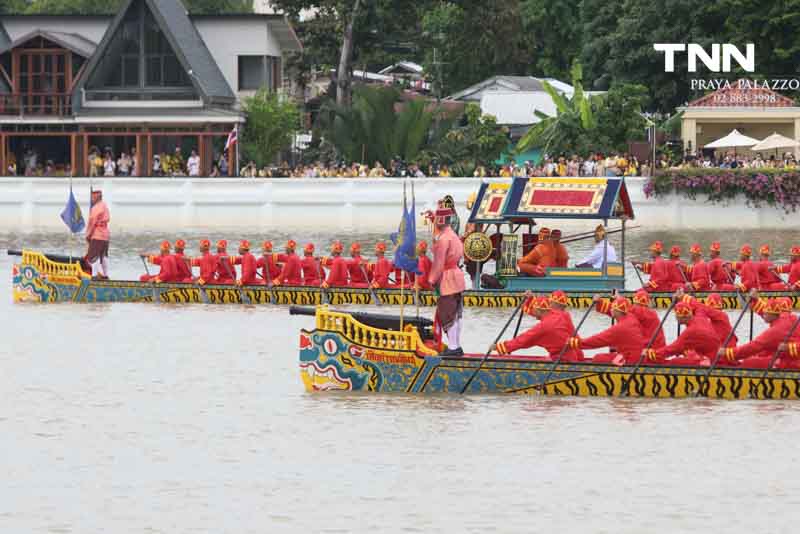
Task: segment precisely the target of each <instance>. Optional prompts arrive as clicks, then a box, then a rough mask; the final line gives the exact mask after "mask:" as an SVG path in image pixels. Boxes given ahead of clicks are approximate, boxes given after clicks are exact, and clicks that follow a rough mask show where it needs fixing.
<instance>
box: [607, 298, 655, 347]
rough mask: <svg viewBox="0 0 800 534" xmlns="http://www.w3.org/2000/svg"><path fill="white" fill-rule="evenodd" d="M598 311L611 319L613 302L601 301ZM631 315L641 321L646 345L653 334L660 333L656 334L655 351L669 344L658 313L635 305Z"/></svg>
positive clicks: (653, 345)
mask: <svg viewBox="0 0 800 534" xmlns="http://www.w3.org/2000/svg"><path fill="white" fill-rule="evenodd" d="M597 311H599V312H600V313H602V314H605V315H608V316H609V317H611V300H609V299H600V300H599V301H598V302H597ZM630 315H633V316H634V317H636V320H637V321H639V324H640V325H641V330H642V335H643V336H644V339H645V343H647V342H648V341H650V338H652V337H653V334H654V333H655V332H656V331H658V333H657V334H656V339H655V341H653V344H652V345H651V347H652V348H654V349H659V348H661V347H663V346H664V345H666V344H667V339H666V338H665V337H664V329H663V328H661V318H660V317H659V316H658V313H656V312H655V310H652V309H650V308H648V307H647V306H642V305H640V304H634V305H633V306H631V311H630Z"/></svg>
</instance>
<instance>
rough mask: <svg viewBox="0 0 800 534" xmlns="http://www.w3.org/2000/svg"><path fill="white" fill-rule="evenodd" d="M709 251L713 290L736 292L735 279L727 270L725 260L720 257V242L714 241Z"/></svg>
mask: <svg viewBox="0 0 800 534" xmlns="http://www.w3.org/2000/svg"><path fill="white" fill-rule="evenodd" d="M708 251H709V257H710V258H711V259H710V260H708V275H709V277H711V287H712V289H713V290H714V291H736V286H735V285H734V284H733V279H732V278H731V275H730V273H729V272H728V270H727V269H726V268H725V260H723V259H722V257H721V256H720V253H721V252H722V246H721V245H720V244H719V242H718V241H714V242H713V243H711V246H710V247H708Z"/></svg>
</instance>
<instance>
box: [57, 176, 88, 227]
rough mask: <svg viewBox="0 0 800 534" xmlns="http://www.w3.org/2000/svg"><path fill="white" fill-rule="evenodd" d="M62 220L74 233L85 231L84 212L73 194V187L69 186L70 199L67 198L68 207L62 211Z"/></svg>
mask: <svg viewBox="0 0 800 534" xmlns="http://www.w3.org/2000/svg"><path fill="white" fill-rule="evenodd" d="M61 220H62V221H64V224H66V225H67V227H68V228H69V231H70V232H72V233H73V234H77V233H78V232H81V231H83V228H84V227H85V226H86V223H85V222H84V220H83V213H82V212H81V207H80V206H79V205H78V202H77V201H76V200H75V195H73V194H72V188H71V187H70V188H69V200H67V207H66V208H64V211H62V212H61Z"/></svg>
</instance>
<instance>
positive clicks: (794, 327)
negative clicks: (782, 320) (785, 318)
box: [750, 315, 800, 394]
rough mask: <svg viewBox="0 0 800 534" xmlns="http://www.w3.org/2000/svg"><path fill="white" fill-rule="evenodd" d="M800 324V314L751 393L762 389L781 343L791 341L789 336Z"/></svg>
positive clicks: (778, 352)
mask: <svg viewBox="0 0 800 534" xmlns="http://www.w3.org/2000/svg"><path fill="white" fill-rule="evenodd" d="M798 325H800V315H799V316H798V317H797V320H795V322H794V323H793V324H792V327H791V328H790V329H789V331H788V332H786V335H785V336H784V337H783V342H782V343H781V344H780V345H778V348H776V349H775V354H773V355H772V359H771V360H770V361H769V365H768V366H767V368H766V369H764V374H762V375H761V379H760V380H759V381H758V384H757V385H756V387H755V388H753V389H751V390H750V391H751V394H752V392H753V391H756V392H758V390H759V389H761V386H762V384H763V383H764V380H766V379H767V374H768V373H769V372H770V371H771V370H772V366H773V365H775V361H776V360H777V359H778V354H780V351H781V345H783V344H785V343H787V342H788V341H789V338H790V337H792V334H794V331H795V330H796V329H797V326H798ZM765 393H766V392H765Z"/></svg>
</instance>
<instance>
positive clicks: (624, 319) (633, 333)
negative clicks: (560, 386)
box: [569, 297, 647, 365]
mask: <svg viewBox="0 0 800 534" xmlns="http://www.w3.org/2000/svg"><path fill="white" fill-rule="evenodd" d="M611 314H612V315H611V316H612V317H614V319H616V321H617V322H616V324H614V325H613V326H611V327H610V328H607V329H605V330H603V331H602V332H600V333H598V334H595V335H593V336H591V337H587V338H581V337H572V338H570V339H569V345H570V347H571V348H573V349H584V350H585V349H599V348H602V347H609V348H611V347H613V348H614V349H616V352H614V351H611V352H607V353H604V354H595V356H594V358H593V359H592V361H593V362H595V363H614V364H616V365H623V364H626V363H627V364H635V363H636V362H638V361H639V357H640V356H641V354H642V350H644V347H645V345H646V344H647V341H646V340H645V339H644V335H642V327H641V325H640V324H639V320H638V319H636V317H635V316H634V315H633V314H631V303H630V301H629V300H628V299H626V298H625V297H617V298H616V299H614V302H613V303H612V304H611Z"/></svg>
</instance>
